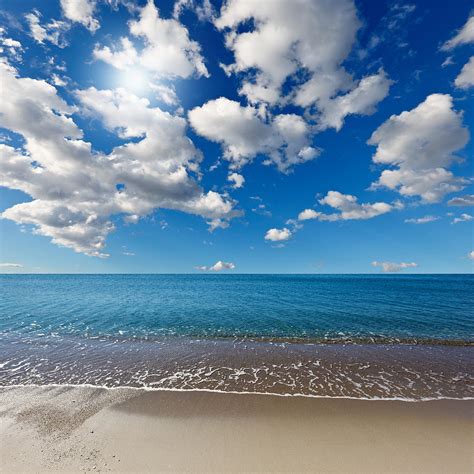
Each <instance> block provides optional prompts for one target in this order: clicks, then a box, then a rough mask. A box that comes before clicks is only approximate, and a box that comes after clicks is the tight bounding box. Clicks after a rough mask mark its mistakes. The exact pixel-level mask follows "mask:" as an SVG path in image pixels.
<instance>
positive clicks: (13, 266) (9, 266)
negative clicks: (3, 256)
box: [0, 262, 23, 268]
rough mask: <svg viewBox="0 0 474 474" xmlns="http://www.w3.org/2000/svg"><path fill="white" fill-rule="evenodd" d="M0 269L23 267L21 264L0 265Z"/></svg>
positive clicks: (7, 263) (6, 263)
mask: <svg viewBox="0 0 474 474" xmlns="http://www.w3.org/2000/svg"><path fill="white" fill-rule="evenodd" d="M0 268H23V265H22V264H21V263H9V262H5V263H0Z"/></svg>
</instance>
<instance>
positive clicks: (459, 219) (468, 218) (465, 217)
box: [451, 213, 474, 224]
mask: <svg viewBox="0 0 474 474" xmlns="http://www.w3.org/2000/svg"><path fill="white" fill-rule="evenodd" d="M472 219H474V217H472V216H471V214H466V213H463V214H461V215H460V216H459V217H455V218H454V219H453V222H451V224H458V223H459V222H469V221H472Z"/></svg>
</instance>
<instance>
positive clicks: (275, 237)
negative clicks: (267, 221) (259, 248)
mask: <svg viewBox="0 0 474 474" xmlns="http://www.w3.org/2000/svg"><path fill="white" fill-rule="evenodd" d="M291 235H292V234H291V231H290V229H287V228H286V227H284V228H283V229H275V228H273V229H269V230H267V233H266V234H265V240H271V241H272V242H281V241H284V240H289V239H290V238H291Z"/></svg>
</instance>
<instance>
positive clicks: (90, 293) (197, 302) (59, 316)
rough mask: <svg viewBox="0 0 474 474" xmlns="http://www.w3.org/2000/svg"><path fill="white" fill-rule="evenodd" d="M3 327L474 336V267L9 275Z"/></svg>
mask: <svg viewBox="0 0 474 474" xmlns="http://www.w3.org/2000/svg"><path fill="white" fill-rule="evenodd" d="M0 290H1V301H0V318H1V319H0V332H2V333H15V334H17V335H21V334H23V335H25V336H26V335H28V336H30V337H33V336H35V335H41V336H44V335H50V334H54V335H55V336H59V337H61V336H70V335H74V336H80V337H88V338H90V337H97V336H111V337H120V338H133V339H136V338H144V339H150V338H156V337H161V336H170V335H174V336H188V337H209V338H212V337H235V338H244V337H253V338H281V339H291V338H302V339H305V338H308V339H316V340H328V339H330V340H336V341H337V340H348V339H351V340H352V339H354V340H364V339H367V340H370V339H371V338H372V339H374V338H375V340H387V341H390V340H413V339H414V340H417V341H424V340H427V341H432V340H436V341H440V342H441V341H448V342H449V341H472V340H474V318H473V308H474V276H473V275H410V276H405V275H391V276H385V275H376V276H372V275H357V276H349V275H341V276H339V275H322V276H310V275H34V276H28V275H3V276H1V277H0Z"/></svg>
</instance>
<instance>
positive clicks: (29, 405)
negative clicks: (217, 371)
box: [0, 386, 474, 473]
mask: <svg viewBox="0 0 474 474" xmlns="http://www.w3.org/2000/svg"><path fill="white" fill-rule="evenodd" d="M0 405H1V407H2V410H1V418H0V421H1V437H2V443H1V448H0V449H1V470H2V472H20V471H22V472H49V471H56V472H67V471H70V472H78V471H92V472H120V471H123V472H152V471H153V472H157V471H188V472H189V471H192V472H238V471H279V472H451V473H454V472H459V473H461V472H466V473H467V472H472V468H473V460H472V439H473V427H474V425H473V416H472V415H473V408H474V402H473V401H472V400H435V401H424V402H406V401H381V400H352V399H334V398H332V399H327V398H311V397H282V396H272V395H253V394H231V393H227V394H224V393H212V392H199V391H146V390H143V389H131V388H119V389H104V388H94V387H72V386H56V387H54V386H49V387H48V386H43V387H32V386H29V387H28V386H26V387H2V388H1V389H0Z"/></svg>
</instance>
